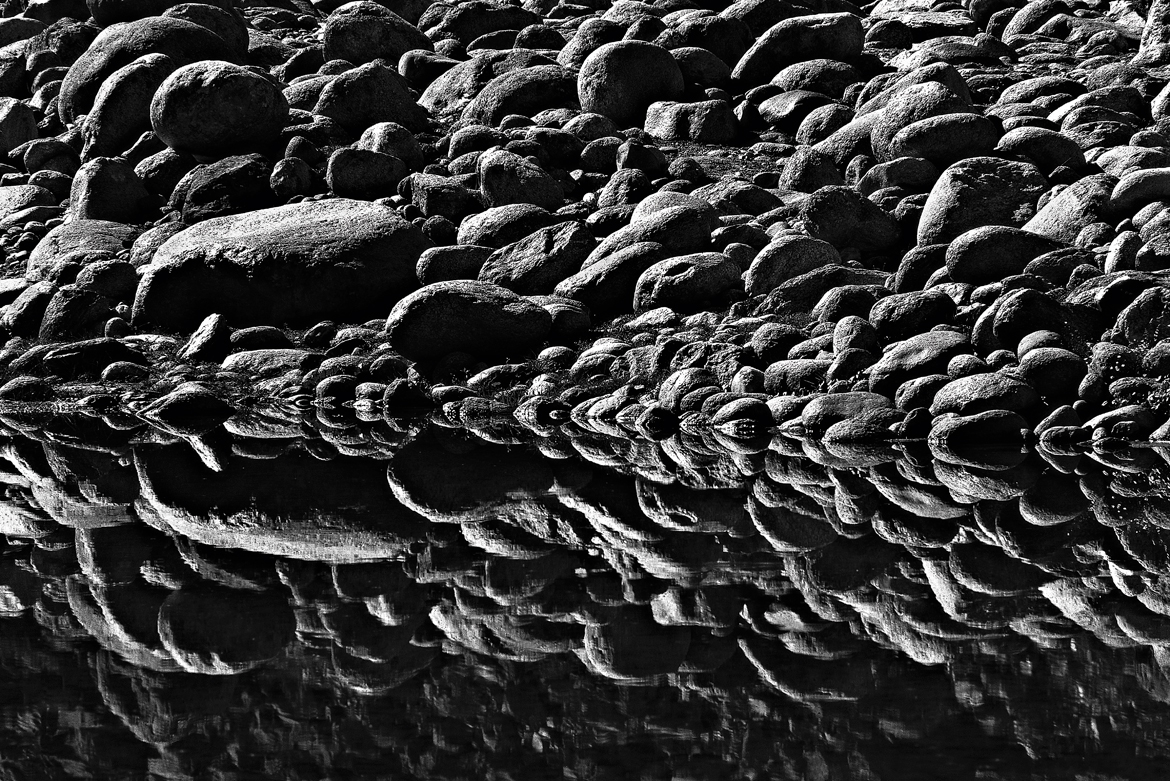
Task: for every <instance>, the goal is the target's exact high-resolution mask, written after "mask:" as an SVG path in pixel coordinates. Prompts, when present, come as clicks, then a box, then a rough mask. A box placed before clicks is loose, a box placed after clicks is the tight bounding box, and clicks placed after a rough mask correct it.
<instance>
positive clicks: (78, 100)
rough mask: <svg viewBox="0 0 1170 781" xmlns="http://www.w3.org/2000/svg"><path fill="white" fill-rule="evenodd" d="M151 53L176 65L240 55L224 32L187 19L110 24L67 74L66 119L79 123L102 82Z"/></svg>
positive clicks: (62, 106)
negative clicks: (212, 29)
mask: <svg viewBox="0 0 1170 781" xmlns="http://www.w3.org/2000/svg"><path fill="white" fill-rule="evenodd" d="M147 54H163V55H166V56H167V57H169V58H170V59H171V61H172V62H173V63H174V64H175V66H176V67H181V66H183V65H188V64H190V63H193V62H197V61H199V60H226V61H228V62H233V61H235V60H237V58H238V55H237V54H235V53H233V52H232V50H231V47H230V46H229V45H228V44H227V43H226V42H225V41H224V40H223V39H222V38H220V37H219V36H218V35H216V34H215V33H213V32H212V31H211V30H208V29H207V28H206V27H202V26H200V25H198V24H195V23H194V22H189V21H187V20H185V19H173V18H169V17H165V16H150V17H147V18H145V19H139V20H137V21H132V22H128V23H126V24H124V25H121V26H116V27H110V28H107V29H105V30H103V31H102V32H101V34H99V35H98V36H97V38H95V39H94V40H93V43H91V44H90V45H89V47H88V48H87V49H86V50H85V53H84V54H82V55H81V56H80V57H78V58H77V61H76V62H74V63H73V64H72V65H71V66H69V72H68V73H66V74H65V79H64V81H63V83H62V84H61V93H60V95H59V97H58V101H57V108H58V112H59V114H60V117H61V121H62V122H65V123H73V122H75V121H77V119H78V118H79V117H80V116H82V115H84V114H88V113H89V111H90V109H91V108H92V107H93V102H94V98H95V97H96V96H97V93H98V90H99V89H100V88H101V86H102V84H104V83H105V81H106V80H107V79H108V78H109V77H110V76H112V75H113V74H114V72H115V71H117V70H118V69H119V68H122V67H123V66H125V65H127V64H129V63H131V62H133V61H134V60H136V59H137V58H139V57H142V56H143V55H147Z"/></svg>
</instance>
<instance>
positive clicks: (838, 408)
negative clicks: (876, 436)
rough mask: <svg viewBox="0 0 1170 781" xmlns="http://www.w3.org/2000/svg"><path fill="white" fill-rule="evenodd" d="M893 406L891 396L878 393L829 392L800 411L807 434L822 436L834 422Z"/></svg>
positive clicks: (801, 421) (801, 420)
mask: <svg viewBox="0 0 1170 781" xmlns="http://www.w3.org/2000/svg"><path fill="white" fill-rule="evenodd" d="M892 406H893V405H892V404H891V402H890V399H889V398H887V397H886V396H883V395H881V394H878V393H866V392H864V391H851V392H847V393H829V394H826V395H823V396H817V397H815V398H814V399H812V400H811V401H810V402H809V403H808V404H806V405H805V406H804V409H803V410H801V413H800V423H801V425H802V426H803V428H804V433H805V434H807V435H808V436H811V437H821V436H823V435H824V433H825V432H826V431H828V429H829V427H831V426H833V425H834V424H837V423H840V422H842V421H846V420H851V419H855V418H860V417H862V416H864V415H866V414H868V413H871V412H873V411H875V410H886V409H890V408H891V407H892Z"/></svg>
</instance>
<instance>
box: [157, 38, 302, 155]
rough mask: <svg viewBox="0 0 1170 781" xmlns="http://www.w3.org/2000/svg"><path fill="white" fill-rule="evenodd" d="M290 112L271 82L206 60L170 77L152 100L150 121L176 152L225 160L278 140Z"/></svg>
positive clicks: (238, 67)
mask: <svg viewBox="0 0 1170 781" xmlns="http://www.w3.org/2000/svg"><path fill="white" fill-rule="evenodd" d="M288 111H289V108H288V101H287V100H286V99H285V97H284V94H283V93H282V92H281V91H280V88H279V87H278V86H277V85H276V84H274V83H273V82H272V81H269V80H268V79H266V78H264V77H263V76H260V75H258V74H256V73H253V72H252V71H250V70H247V69H245V68H241V67H240V66H238V65H233V64H232V63H230V62H222V61H215V60H207V61H202V62H197V63H192V64H190V65H185V66H183V67H180V68H178V69H177V70H175V71H174V72H173V73H171V74H170V75H169V76H167V77H166V79H165V80H164V81H163V82H162V84H161V85H160V86H159V87H158V91H157V92H155V94H154V98H153V99H152V100H151V103H150V122H151V126H152V127H153V128H154V132H155V133H156V134H157V135H158V137H159V138H160V139H161V140H162V141H163V143H165V144H166V145H167V146H169V147H170V148H171V149H174V150H175V151H177V152H183V153H187V154H191V155H194V156H195V157H196V158H211V157H224V156H226V155H228V154H231V153H233V152H239V151H253V150H255V149H257V148H260V147H263V146H265V145H267V144H269V143H272V142H273V141H275V140H276V138H277V135H278V134H279V133H280V130H281V129H282V128H283V127H284V125H285V123H286V122H287V120H288Z"/></svg>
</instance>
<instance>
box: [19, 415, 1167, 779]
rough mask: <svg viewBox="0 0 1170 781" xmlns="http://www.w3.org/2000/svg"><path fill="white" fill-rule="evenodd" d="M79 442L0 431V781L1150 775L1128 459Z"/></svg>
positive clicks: (438, 437) (597, 436)
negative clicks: (0, 497) (0, 492)
mask: <svg viewBox="0 0 1170 781" xmlns="http://www.w3.org/2000/svg"><path fill="white" fill-rule="evenodd" d="M99 423H100V422H95V421H88V422H87V421H85V420H81V421H71V422H67V421H48V420H39V421H32V422H29V421H12V420H7V425H8V426H9V429H10V430H9V435H8V437H7V438H6V439H5V440H4V442H3V446H2V447H0V453H2V454H3V456H4V457H5V460H4V461H3V462H0V467H3V473H2V474H0V479H2V480H3V482H4V483H5V485H6V496H5V500H4V503H3V506H2V507H0V528H2V529H3V531H4V533H5V534H6V543H5V544H4V545H3V547H2V549H0V610H2V615H3V618H0V690H2V694H0V778H5V779H8V778H11V779H41V778H44V779H57V778H101V779H106V778H116V779H121V778H127V779H139V778H159V779H161V778H167V779H188V778H215V779H264V778H274V779H276V778H280V779H283V778H290V779H349V778H386V779H398V778H442V779H447V778H450V779H463V778H467V779H472V778H475V779H480V778H493V779H494V778H499V779H517V780H519V779H534V778H535V779H543V778H550V779H551V778H574V779H576V778H580V779H611V778H612V779H722V778H761V779H762V778H794V779H936V778H971V779H976V778H978V779H1035V778H1053V779H1056V778H1080V779H1116V778H1161V777H1163V776H1164V775H1165V767H1166V759H1167V755H1168V754H1170V704H1168V703H1170V675H1168V673H1167V671H1168V670H1170V652H1168V651H1167V649H1168V648H1170V618H1168V617H1167V614H1166V612H1161V611H1163V610H1165V609H1166V608H1168V607H1170V544H1168V542H1170V533H1168V532H1166V531H1165V529H1163V520H1164V519H1166V518H1170V515H1167V514H1166V513H1164V512H1163V510H1164V508H1165V507H1170V505H1168V504H1166V502H1167V499H1166V498H1165V495H1166V492H1165V491H1164V490H1163V486H1164V485H1165V484H1164V482H1163V475H1164V474H1167V473H1170V466H1167V462H1166V461H1165V460H1163V459H1162V458H1161V456H1160V455H1159V454H1158V453H1156V452H1155V451H1152V450H1142V451H1123V452H1117V453H1101V454H1097V456H1096V457H1089V456H1081V457H1064V460H1061V459H1060V458H1053V457H1051V456H1049V457H1048V458H1047V459H1046V457H1045V455H1044V454H1037V453H1018V454H1014V455H1013V454H1008V456H1007V457H1006V458H1005V457H1003V456H1002V455H1001V456H999V457H997V459H998V460H996V459H991V460H989V461H987V462H984V463H981V464H979V465H972V464H966V465H963V464H955V463H953V462H944V461H940V460H939V459H937V458H936V457H935V454H932V453H931V452H930V451H929V450H928V449H926V448H925V446H922V445H906V446H904V447H902V448H900V449H890V450H887V451H883V452H874V451H868V452H862V451H858V452H854V453H837V454H834V453H830V452H828V451H824V450H819V449H818V448H817V447H815V446H812V445H802V444H801V443H798V442H795V441H784V440H782V439H779V438H778V439H776V440H772V441H768V440H764V441H762V442H758V443H755V444H754V445H753V444H750V443H738V444H736V443H728V442H723V443H720V442H719V441H717V440H716V439H713V438H712V437H710V436H706V437H704V436H701V435H694V436H687V435H679V436H678V437H675V438H674V439H672V440H670V441H666V442H663V443H650V442H644V441H643V442H639V441H632V440H623V439H615V438H611V437H606V436H604V435H602V434H601V433H599V432H583V431H575V432H571V434H572V435H567V434H566V432H555V433H554V432H546V436H544V437H543V438H534V437H531V436H528V437H527V440H528V441H527V442H524V443H521V441H520V440H522V439H525V437H523V436H521V433H520V432H518V431H515V430H510V429H509V428H508V427H507V426H503V427H497V428H494V429H492V430H485V431H479V432H460V431H453V430H449V429H443V428H441V427H437V426H434V425H432V424H430V423H423V422H415V423H412V424H396V423H389V422H385V421H382V422H375V423H369V422H367V423H366V424H359V422H358V421H356V420H355V421H351V422H350V423H351V424H350V425H349V426H332V427H329V426H324V427H322V426H317V427H316V428H313V427H310V426H307V425H303V424H295V421H291V420H284V421H283V423H282V422H281V421H280V420H278V419H275V418H269V419H258V418H254V419H251V420H241V421H236V422H234V423H231V424H229V426H228V427H227V428H226V429H220V430H217V431H213V432H206V433H203V434H199V435H192V434H189V433H188V434H186V435H183V436H179V435H176V434H173V433H172V434H169V435H168V434H166V433H165V432H160V431H158V430H152V429H146V428H143V427H141V426H129V425H123V427H122V428H111V427H109V426H106V425H104V424H100V425H99ZM18 426H19V427H21V428H22V429H23V431H19V430H18V428H17V427H18ZM262 434H263V435H262ZM1164 525H1166V526H1170V523H1165V524H1164Z"/></svg>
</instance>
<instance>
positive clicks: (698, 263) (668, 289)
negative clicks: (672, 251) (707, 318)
mask: <svg viewBox="0 0 1170 781" xmlns="http://www.w3.org/2000/svg"><path fill="white" fill-rule="evenodd" d="M740 273H741V272H740V270H739V266H738V265H736V263H735V262H734V261H733V260H731V259H730V258H728V257H727V256H726V255H722V254H720V253H717V252H699V253H695V254H691V255H681V256H679V257H674V258H668V259H666V260H662V261H659V262H658V263H655V264H654V265H653V266H650V267H649V268H648V269H646V270H645V271H644V272H642V275H641V276H640V277H638V284H637V286H636V287H635V289H634V311H635V312H647V311H649V310H651V309H656V308H658V307H660V306H668V307H670V308H671V309H673V310H674V311H676V312H681V313H688V314H689V313H691V312H700V311H703V310H704V307H706V306H708V305H710V304H712V303H713V302H714V301H717V300H718V299H720V298H721V297H723V296H725V295H726V294H727V293H729V292H730V291H733V290H738V289H742V287H741V286H742V284H743V282H742V280H741V279H740Z"/></svg>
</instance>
